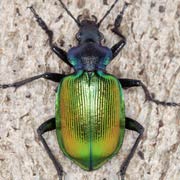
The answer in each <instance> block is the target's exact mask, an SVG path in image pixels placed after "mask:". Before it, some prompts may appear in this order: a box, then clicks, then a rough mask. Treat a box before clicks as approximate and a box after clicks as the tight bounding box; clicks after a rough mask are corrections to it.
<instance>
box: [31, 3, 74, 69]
mask: <svg viewBox="0 0 180 180" xmlns="http://www.w3.org/2000/svg"><path fill="white" fill-rule="evenodd" d="M29 8H30V10H31V12H32V13H33V15H34V17H35V18H36V21H37V23H38V25H39V26H40V27H41V28H42V29H43V30H44V31H45V33H46V34H47V35H48V38H49V45H50V47H51V50H52V51H53V52H54V53H55V54H56V55H57V56H58V57H59V58H60V59H62V60H63V61H64V62H65V63H66V64H68V65H69V66H71V67H73V66H72V64H70V62H69V61H68V58H67V53H66V52H65V51H64V50H63V49H61V48H59V47H57V46H56V45H55V44H53V32H52V31H51V30H50V29H49V28H48V26H47V25H46V23H45V22H44V20H43V19H42V18H41V17H40V16H39V15H38V14H37V12H36V11H35V9H34V8H33V6H30V7H29Z"/></svg>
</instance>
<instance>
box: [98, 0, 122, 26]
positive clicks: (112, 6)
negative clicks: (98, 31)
mask: <svg viewBox="0 0 180 180" xmlns="http://www.w3.org/2000/svg"><path fill="white" fill-rule="evenodd" d="M118 1H119V0H115V1H114V3H113V4H112V5H111V7H110V9H109V10H108V11H107V12H106V14H105V15H104V16H103V17H102V19H101V20H100V21H99V22H98V24H97V25H98V27H99V26H100V25H101V23H102V22H103V20H104V19H105V18H106V16H107V15H108V14H109V13H110V12H111V10H112V9H113V8H114V6H115V5H116V3H117V2H118Z"/></svg>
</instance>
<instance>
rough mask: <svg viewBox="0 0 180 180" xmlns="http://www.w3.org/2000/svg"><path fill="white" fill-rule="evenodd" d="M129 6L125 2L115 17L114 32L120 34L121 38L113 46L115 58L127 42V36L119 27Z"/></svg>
mask: <svg viewBox="0 0 180 180" xmlns="http://www.w3.org/2000/svg"><path fill="white" fill-rule="evenodd" d="M127 6H128V3H126V2H125V4H124V6H123V9H122V11H121V12H120V13H119V14H118V16H117V17H116V19H115V22H114V28H113V29H111V30H112V32H113V33H115V34H116V35H118V36H119V37H120V38H121V40H120V41H119V42H118V43H116V44H115V45H114V46H113V47H112V48H111V50H112V53H113V58H115V57H116V56H117V55H118V54H119V52H120V51H121V50H122V48H123V47H124V46H125V44H126V38H125V37H124V35H122V34H121V32H120V31H119V27H120V26H121V22H122V19H123V14H124V11H125V9H126V7H127Z"/></svg>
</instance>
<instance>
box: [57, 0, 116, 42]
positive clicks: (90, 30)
mask: <svg viewBox="0 0 180 180" xmlns="http://www.w3.org/2000/svg"><path fill="white" fill-rule="evenodd" d="M118 1H119V0H115V1H114V3H113V4H112V5H111V7H110V9H109V10H108V11H107V12H106V13H105V15H104V16H103V17H102V18H101V19H100V21H99V22H98V23H97V18H96V16H92V17H93V18H94V21H93V20H88V19H84V20H82V21H80V17H81V15H80V16H78V18H77V19H76V18H75V17H74V16H73V15H72V13H71V12H70V11H69V10H68V8H67V7H66V5H65V4H64V3H63V2H62V0H59V2H60V3H61V5H62V7H63V8H64V9H65V10H66V12H67V13H68V15H69V16H71V18H72V19H73V20H74V21H75V22H76V24H77V25H78V27H79V31H78V33H77V34H76V39H77V40H78V42H79V44H82V43H88V42H94V43H98V44H100V43H101V40H102V39H103V34H102V33H101V32H100V31H99V27H100V25H101V23H102V22H103V20H104V19H105V18H106V17H107V15H108V14H109V13H110V12H111V10H112V9H113V8H114V6H115V4H116V3H117V2H118Z"/></svg>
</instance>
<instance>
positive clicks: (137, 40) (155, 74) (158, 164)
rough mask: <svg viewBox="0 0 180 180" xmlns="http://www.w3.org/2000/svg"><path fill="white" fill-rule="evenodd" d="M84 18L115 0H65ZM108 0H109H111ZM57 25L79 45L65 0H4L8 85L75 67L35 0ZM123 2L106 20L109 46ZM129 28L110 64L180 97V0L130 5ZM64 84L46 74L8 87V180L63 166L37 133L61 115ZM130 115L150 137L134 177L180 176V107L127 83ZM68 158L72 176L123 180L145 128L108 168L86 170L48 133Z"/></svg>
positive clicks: (0, 176)
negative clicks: (58, 101)
mask: <svg viewBox="0 0 180 180" xmlns="http://www.w3.org/2000/svg"><path fill="white" fill-rule="evenodd" d="M64 2H65V3H66V4H68V7H69V9H70V10H71V11H72V13H73V14H74V15H75V16H76V17H77V16H78V15H79V14H81V13H82V12H86V13H87V12H88V11H89V10H90V14H91V15H92V14H94V15H96V16H97V17H98V18H100V17H102V16H103V14H104V13H105V11H106V10H107V9H108V7H109V6H108V5H107V4H110V3H112V2H113V1H111V2H110V1H103V0H101V1H96V0H92V1H87V0H76V1H75V0H74V1H72V0H69V1H67V0H64ZM103 2H104V5H103ZM30 5H34V7H35V9H36V10H37V12H38V13H39V14H40V15H41V16H42V17H43V19H44V20H45V21H46V22H47V24H48V26H49V27H50V28H51V29H52V30H53V31H54V41H55V42H56V43H57V44H59V45H60V44H61V45H62V46H63V48H64V49H65V50H68V49H69V48H70V47H71V46H73V45H75V44H76V41H75V38H74V36H75V33H76V32H77V30H78V28H77V26H76V24H75V23H74V22H73V21H72V19H71V18H70V17H68V16H67V14H66V12H65V11H64V10H63V9H62V7H61V6H60V5H59V2H58V1H57V0H52V1H45V0H44V1H35V0H25V1H22V0H13V1H12V0H1V1H0V84H2V83H7V82H15V81H17V80H22V79H25V78H27V77H30V76H33V75H37V74H40V73H43V72H45V71H50V72H60V73H66V74H68V73H70V72H72V70H71V69H70V68H69V67H68V66H67V65H65V63H63V62H62V61H61V60H60V59H59V58H58V57H57V56H56V55H55V54H53V53H52V52H51V50H50V48H49V46H48V44H47V36H46V35H45V33H44V32H43V31H42V30H41V28H40V27H39V26H38V25H37V23H36V22H35V19H34V18H33V16H32V14H31V13H30V11H29V10H28V9H27V6H30ZM122 5H123V1H120V2H119V3H118V5H117V6H116V7H115V9H114V10H113V12H112V13H111V14H110V15H109V16H108V17H107V19H106V20H105V21H104V22H103V24H102V26H101V31H102V32H103V33H104V35H105V38H106V42H105V44H106V45H107V46H108V47H111V46H112V45H113V44H114V43H115V42H117V41H118V37H117V36H116V35H113V34H112V33H111V31H110V28H111V27H112V24H113V21H114V19H115V17H116V15H117V13H118V12H119V11H120V9H121V8H122ZM121 30H122V32H123V33H124V35H125V36H126V37H127V45H126V46H125V48H124V49H123V51H122V52H121V53H120V54H119V56H118V57H117V58H115V60H114V61H113V62H112V63H111V64H110V65H109V66H108V68H107V70H108V72H109V73H112V74H114V75H115V76H117V77H124V78H134V79H140V80H142V81H143V82H144V83H145V84H146V85H147V86H148V88H149V90H150V91H151V92H153V93H154V94H155V97H156V98H158V99H160V100H167V101H175V102H180V1H179V0H159V1H155V0H152V1H151V0H137V1H133V2H132V5H131V6H129V8H128V9H127V11H126V14H125V17H124V20H123V23H122V28H121ZM56 87H57V84H55V83H52V82H47V81H45V80H38V81H35V82H33V83H29V84H27V85H25V86H23V87H21V88H19V89H18V90H16V91H15V90H14V89H13V88H9V89H6V90H2V89H0V180H55V179H58V177H57V174H56V171H55V168H54V166H53V164H52V162H51V161H50V159H49V158H48V156H47V154H46V152H45V150H44V148H43V146H42V144H41V143H40V141H39V140H38V138H37V133H36V129H37V128H38V126H39V125H40V124H41V123H43V122H44V121H45V120H47V119H49V118H51V117H52V116H54V101H55V89H56ZM125 100H126V114H127V116H128V117H132V118H134V119H136V120H137V121H138V122H140V123H141V124H142V125H143V126H144V127H145V133H144V136H143V139H142V141H141V143H140V145H139V146H138V149H137V151H136V153H135V156H134V157H133V159H132V161H131V164H130V166H129V168H128V170H127V174H126V180H178V179H180V146H179V143H180V111H179V108H177V107H162V106H157V105H155V104H153V103H149V102H146V103H144V93H143V91H142V89H141V88H132V89H129V90H125ZM45 137H46V139H47V141H48V143H49V145H50V146H51V148H52V150H53V152H54V154H55V155H56V157H58V158H59V159H60V160H61V163H62V165H63V167H64V171H65V172H66V173H67V174H66V175H65V179H66V180H71V179H72V180H92V179H93V180H102V179H103V178H106V180H117V179H118V177H117V175H116V173H117V172H118V170H119V167H120V164H121V163H122V161H123V159H124V158H125V157H126V156H127V154H128V152H129V151H130V148H131V146H132V144H133V142H134V141H135V139H136V137H137V134H136V133H134V132H130V131H126V136H125V140H124V144H123V147H122V148H121V150H120V152H119V154H118V155H117V156H115V157H114V158H112V160H110V161H109V162H108V163H106V164H105V165H104V166H103V167H102V168H100V169H99V170H97V171H93V172H90V173H89V172H85V171H83V170H81V169H80V168H79V167H78V166H76V165H75V164H73V163H72V162H71V161H70V160H68V159H67V158H66V157H64V155H63V154H62V152H61V151H60V150H59V147H58V144H57V140H56V137H55V132H50V133H47V134H46V135H45Z"/></svg>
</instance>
